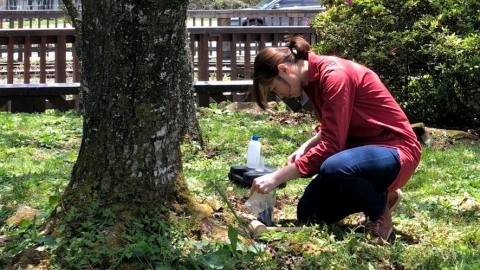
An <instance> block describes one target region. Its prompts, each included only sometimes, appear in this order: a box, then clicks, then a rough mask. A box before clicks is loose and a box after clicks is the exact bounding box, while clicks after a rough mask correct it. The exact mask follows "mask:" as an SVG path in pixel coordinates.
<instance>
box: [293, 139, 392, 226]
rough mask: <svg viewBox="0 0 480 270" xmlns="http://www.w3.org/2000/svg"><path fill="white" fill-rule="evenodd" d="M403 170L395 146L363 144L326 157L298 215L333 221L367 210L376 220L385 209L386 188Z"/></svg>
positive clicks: (300, 202) (369, 215)
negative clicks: (393, 147)
mask: <svg viewBox="0 0 480 270" xmlns="http://www.w3.org/2000/svg"><path fill="white" fill-rule="evenodd" d="M399 171H400V159H399V155H398V152H397V150H396V149H392V148H387V147H382V146H373V145H370V146H360V147H355V148H351V149H347V150H344V151H341V152H339V153H337V154H335V155H333V156H331V157H329V158H327V160H325V162H324V163H323V164H322V166H320V171H319V173H318V175H317V176H316V177H315V178H314V179H313V180H312V181H311V182H310V183H309V184H308V186H307V188H306V189H305V192H304V194H303V196H302V197H301V198H300V201H299V202H298V206H297V218H298V220H300V221H307V222H325V223H334V222H337V221H340V220H342V219H343V218H345V217H347V216H348V215H351V214H354V213H358V212H364V213H365V215H366V216H367V217H368V218H369V219H370V220H377V219H379V218H380V217H381V216H382V215H383V212H384V211H385V207H386V196H385V194H384V193H385V191H386V190H387V188H388V186H390V184H391V183H392V182H393V181H394V180H395V178H396V177H397V175H398V173H399Z"/></svg>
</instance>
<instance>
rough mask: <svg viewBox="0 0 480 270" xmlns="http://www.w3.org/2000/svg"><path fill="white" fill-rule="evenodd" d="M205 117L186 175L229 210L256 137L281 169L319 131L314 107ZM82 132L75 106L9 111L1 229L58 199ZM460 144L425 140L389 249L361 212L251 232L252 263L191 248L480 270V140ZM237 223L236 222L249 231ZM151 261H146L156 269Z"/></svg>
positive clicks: (291, 200) (203, 195)
mask: <svg viewBox="0 0 480 270" xmlns="http://www.w3.org/2000/svg"><path fill="white" fill-rule="evenodd" d="M198 117H199V121H200V124H201V127H202V131H203V135H204V140H205V142H206V145H207V148H208V151H207V152H206V153H205V152H203V151H200V150H199V147H198V145H197V144H195V143H185V144H183V145H182V151H183V153H184V155H183V162H184V172H185V176H186V180H187V183H188V185H189V188H190V190H191V191H192V193H193V194H194V195H195V196H196V198H198V200H199V201H202V200H204V199H209V200H213V201H216V202H217V203H218V204H219V205H220V206H222V207H221V208H222V209H227V210H224V212H227V213H228V212H230V211H229V210H228V209H229V207H228V206H227V205H226V203H225V201H224V200H222V196H223V195H224V197H226V198H227V199H228V200H229V202H230V203H231V205H232V206H233V208H234V209H235V210H236V211H243V208H242V207H241V203H239V202H241V201H242V200H245V198H246V196H247V194H248V190H245V189H242V188H240V187H237V186H235V185H234V184H232V183H231V182H230V181H229V180H228V178H227V173H228V170H229V168H230V166H232V165H241V164H244V163H245V161H246V158H245V153H246V147H247V144H248V141H249V139H250V136H251V135H252V134H254V133H255V134H259V135H260V136H261V142H262V151H263V155H264V156H265V158H266V164H268V165H270V166H273V167H280V166H282V165H284V164H285V158H286V156H287V155H288V154H290V153H291V152H293V151H294V150H295V149H296V147H298V146H299V145H300V144H301V143H303V142H304V141H305V140H306V139H307V138H309V137H310V136H311V135H312V133H311V131H312V127H314V126H315V124H316V123H315V120H314V119H313V118H312V116H310V115H308V114H291V113H287V112H285V110H284V109H281V110H280V111H279V112H277V113H275V114H267V113H262V114H249V113H244V112H235V113H232V112H228V111H226V110H221V109H218V108H216V107H215V108H213V109H209V110H202V112H201V113H199V116H198ZM81 136H82V118H81V117H80V116H78V115H76V114H74V113H67V114H59V113H53V112H48V113H46V114H31V115H29V114H7V113H0V205H1V208H0V224H1V229H0V231H1V232H2V234H7V233H9V232H12V231H14V230H15V228H17V227H16V226H14V225H11V224H10V223H9V222H7V219H8V218H9V217H10V216H11V214H12V211H13V210H12V209H14V207H16V206H19V205H26V206H29V207H32V208H36V209H40V210H41V209H46V208H49V207H50V206H51V204H52V201H51V199H52V196H53V197H55V196H56V195H58V194H60V193H61V191H62V190H63V188H64V187H65V185H66V184H67V183H68V181H69V177H70V172H71V169H72V166H73V164H74V162H75V160H76V157H77V151H78V149H79V146H80V141H81ZM451 142H452V140H451V138H448V137H446V136H443V137H442V136H437V137H433V139H432V144H431V145H430V146H425V147H424V149H423V156H422V161H421V164H420V166H419V168H418V170H417V171H416V173H415V174H414V176H413V178H412V179H411V181H410V182H409V183H408V184H407V185H406V186H405V187H404V189H403V191H404V195H405V198H404V200H403V201H402V204H401V205H400V206H399V208H398V209H397V210H395V212H394V217H393V219H394V225H395V236H394V239H393V240H392V241H391V243H390V244H388V245H386V246H376V245H372V244H370V242H369V241H368V239H365V236H364V235H363V234H361V233H355V232H354V231H353V217H352V218H347V219H346V220H344V221H343V222H341V223H340V224H337V225H332V226H319V227H315V228H313V229H312V228H310V229H305V230H302V231H299V232H296V233H285V232H279V233H268V234H265V235H262V236H260V237H257V238H252V239H253V240H254V241H256V243H257V244H259V245H261V246H262V247H264V248H265V252H264V253H261V254H258V251H257V252H254V253H255V256H254V257H255V259H252V260H250V261H246V259H244V258H247V257H246V256H245V257H242V256H243V255H247V254H249V252H245V253H242V254H243V255H242V256H231V255H232V254H230V255H228V254H227V255H222V256H224V257H221V255H219V254H220V253H218V250H219V249H221V248H222V247H224V246H223V245H221V244H218V245H213V246H211V248H209V249H201V248H199V246H200V245H205V243H204V242H203V241H199V240H198V239H190V240H189V241H187V242H188V243H184V245H187V246H188V245H191V246H190V248H191V249H195V248H194V247H196V250H197V252H199V253H201V254H203V256H204V257H205V258H213V255H215V256H217V257H216V258H217V260H216V261H215V262H216V264H207V263H205V264H204V265H203V267H204V268H202V269H209V267H208V265H210V267H211V269H220V268H214V266H215V267H220V266H222V267H223V269H480V226H479V224H480V223H479V221H480V192H479V189H480V144H479V143H478V142H473V143H461V144H460V143H451ZM308 181H309V179H298V180H295V181H291V182H289V183H288V185H287V187H286V188H285V189H281V190H278V191H277V193H276V194H277V196H278V200H279V202H281V204H280V206H279V207H280V208H281V209H280V210H279V211H277V212H276V213H275V219H276V221H277V222H282V220H291V219H294V218H295V215H296V213H295V211H296V210H295V202H296V201H297V200H298V197H299V196H300V195H301V193H302V191H303V189H304V188H305V186H306V185H307V184H308ZM217 210H218V209H217ZM227 213H226V214H227ZM219 222H220V221H219ZM223 223H224V224H223V225H227V224H225V223H226V222H225V221H224V222H223ZM235 223H236V222H234V221H229V224H228V225H231V226H233V227H235V228H237V229H238V231H240V232H241V229H240V228H238V226H237V225H236V224H235ZM244 236H245V237H247V238H251V236H246V235H244ZM211 241H213V240H211ZM11 246H12V245H5V244H2V242H1V241H0V268H2V267H1V266H2V263H3V264H5V263H6V262H7V261H8V259H9V258H8V255H9V254H10V253H8V248H9V247H10V248H11ZM18 246H19V245H18ZM250 253H251V252H250ZM236 254H238V253H236ZM249 255H251V254H249ZM218 256H220V257H218ZM218 258H220V259H218ZM150 267H152V266H146V268H147V269H155V268H154V267H152V268H150ZM159 269H160V268H159ZM162 269H163V268H162Z"/></svg>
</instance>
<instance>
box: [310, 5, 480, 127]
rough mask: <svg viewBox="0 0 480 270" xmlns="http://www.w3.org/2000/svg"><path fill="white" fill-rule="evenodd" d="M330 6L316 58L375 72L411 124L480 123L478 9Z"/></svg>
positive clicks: (320, 23)
mask: <svg viewBox="0 0 480 270" xmlns="http://www.w3.org/2000/svg"><path fill="white" fill-rule="evenodd" d="M348 2H349V1H345V0H327V1H324V3H325V5H326V6H327V7H328V10H327V12H323V13H320V14H319V15H318V16H317V17H316V19H315V21H314V22H313V27H315V28H316V31H317V33H318V34H319V36H320V42H319V43H318V44H316V45H315V46H314V47H313V50H314V51H316V52H317V53H321V54H333V55H338V56H340V57H344V58H347V59H352V60H354V61H356V62H359V63H362V64H364V65H366V66H368V67H370V68H372V69H373V70H374V71H376V72H377V73H378V74H379V75H380V77H381V78H382V80H383V81H384V82H385V84H386V85H387V87H388V88H389V89H390V91H391V92H392V94H393V95H394V96H395V97H396V98H397V100H398V101H399V102H400V104H401V105H402V107H403V108H404V109H405V111H406V113H407V115H408V116H409V118H410V120H411V121H412V122H417V121H423V122H426V123H428V124H430V125H436V126H444V127H447V126H448V127H453V126H457V127H465V126H477V127H478V124H479V123H480V76H478V75H479V74H480V32H479V29H480V1H478V0H405V1H398V0H352V1H351V4H348Z"/></svg>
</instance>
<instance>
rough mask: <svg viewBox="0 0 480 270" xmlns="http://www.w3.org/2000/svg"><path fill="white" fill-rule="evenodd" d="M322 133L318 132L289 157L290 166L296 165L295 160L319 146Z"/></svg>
mask: <svg viewBox="0 0 480 270" xmlns="http://www.w3.org/2000/svg"><path fill="white" fill-rule="evenodd" d="M321 133H322V132H321V131H318V132H317V134H315V136H313V137H312V138H310V139H309V140H308V141H306V142H304V143H303V144H302V146H300V147H299V148H298V149H297V150H296V151H295V152H293V154H291V155H290V156H288V157H287V161H288V164H291V163H294V162H295V160H297V159H299V158H300V157H301V156H303V155H304V154H305V153H306V152H308V150H309V149H310V148H312V147H314V146H315V145H317V144H318V142H319V141H320V138H321Z"/></svg>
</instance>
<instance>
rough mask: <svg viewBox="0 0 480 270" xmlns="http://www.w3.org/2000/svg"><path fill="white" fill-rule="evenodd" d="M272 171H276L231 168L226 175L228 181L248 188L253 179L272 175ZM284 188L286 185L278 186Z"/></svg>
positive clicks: (266, 168) (240, 167)
mask: <svg viewBox="0 0 480 270" xmlns="http://www.w3.org/2000/svg"><path fill="white" fill-rule="evenodd" d="M274 171H276V169H274V168H271V167H268V166H265V169H264V170H263V172H259V171H256V170H255V169H253V168H248V167H247V166H231V167H230V172H229V173H228V179H229V180H230V181H232V182H234V183H235V184H238V185H240V186H242V187H245V188H250V187H251V186H252V183H253V180H254V179H255V178H257V177H260V176H262V175H265V174H268V173H272V172H274ZM286 186H287V183H283V184H281V185H280V186H279V188H284V187H286Z"/></svg>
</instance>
